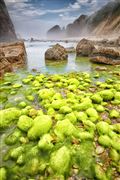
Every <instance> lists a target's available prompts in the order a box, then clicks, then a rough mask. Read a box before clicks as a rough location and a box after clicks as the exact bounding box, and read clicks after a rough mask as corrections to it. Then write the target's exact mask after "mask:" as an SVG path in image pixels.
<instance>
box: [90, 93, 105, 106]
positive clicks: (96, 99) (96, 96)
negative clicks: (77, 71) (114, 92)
mask: <svg viewBox="0 0 120 180" xmlns="http://www.w3.org/2000/svg"><path fill="white" fill-rule="evenodd" d="M91 99H92V101H93V103H96V104H100V103H101V102H102V101H103V99H102V97H101V96H100V95H99V94H94V95H93V96H91Z"/></svg>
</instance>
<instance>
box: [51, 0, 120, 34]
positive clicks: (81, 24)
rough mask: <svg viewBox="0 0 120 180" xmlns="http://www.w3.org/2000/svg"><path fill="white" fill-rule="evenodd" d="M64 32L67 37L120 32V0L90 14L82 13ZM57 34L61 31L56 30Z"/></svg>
mask: <svg viewBox="0 0 120 180" xmlns="http://www.w3.org/2000/svg"><path fill="white" fill-rule="evenodd" d="M55 27H56V26H55ZM59 30H60V27H59ZM53 32H54V31H53ZM64 34H65V35H66V37H78V36H79V37H80V36H82V37H83V36H86V35H87V36H89V35H92V36H100V35H107V36H109V35H110V36H111V35H118V34H120V0H115V1H111V2H109V3H108V4H106V5H105V6H104V7H102V8H101V9H100V10H98V11H96V12H95V13H94V14H92V15H90V16H86V15H81V16H80V17H79V18H78V19H76V20H75V21H74V22H73V23H71V24H68V25H67V28H66V31H65V33H64ZM56 36H57V37H59V31H58V33H57V31H56Z"/></svg>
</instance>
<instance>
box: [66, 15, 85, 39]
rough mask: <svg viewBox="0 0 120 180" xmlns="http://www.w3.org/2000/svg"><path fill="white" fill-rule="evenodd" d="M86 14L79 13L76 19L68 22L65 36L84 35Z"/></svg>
mask: <svg viewBox="0 0 120 180" xmlns="http://www.w3.org/2000/svg"><path fill="white" fill-rule="evenodd" d="M87 18H88V16H86V15H81V16H80V17H79V18H78V19H76V20H75V21H74V22H73V23H71V24H68V25H67V28H66V34H67V36H68V37H69V36H71V37H74V36H75V37H77V36H83V35H86V33H87V29H85V25H86V20H87Z"/></svg>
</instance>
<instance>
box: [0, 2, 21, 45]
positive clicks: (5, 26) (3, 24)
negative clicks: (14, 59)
mask: <svg viewBox="0 0 120 180" xmlns="http://www.w3.org/2000/svg"><path fill="white" fill-rule="evenodd" d="M16 39H17V37H16V34H15V30H14V26H13V24H12V21H11V19H10V16H9V14H8V10H7V7H6V5H5V2H4V0H0V42H2V41H12V40H16Z"/></svg>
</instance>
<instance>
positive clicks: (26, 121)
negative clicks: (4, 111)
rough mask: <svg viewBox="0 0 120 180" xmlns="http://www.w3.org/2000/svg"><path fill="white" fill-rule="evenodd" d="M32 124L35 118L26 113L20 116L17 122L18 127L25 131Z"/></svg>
mask: <svg viewBox="0 0 120 180" xmlns="http://www.w3.org/2000/svg"><path fill="white" fill-rule="evenodd" d="M32 125H33V119H32V118H30V117H28V116H26V115H23V116H20V118H19V121H18V123H17V126H18V128H19V129H21V130H22V131H25V132H27V131H28V129H29V128H31V126H32Z"/></svg>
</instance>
